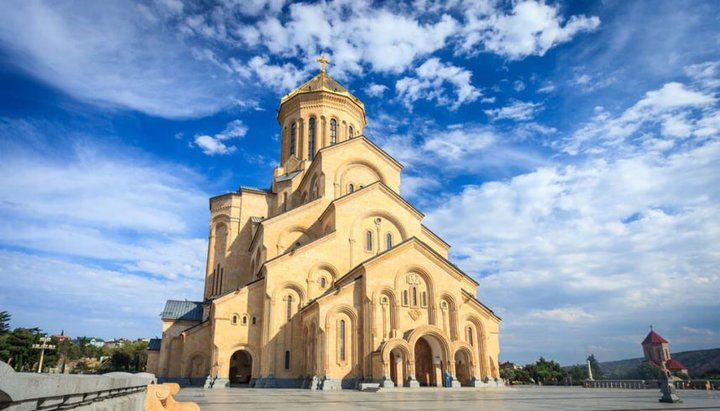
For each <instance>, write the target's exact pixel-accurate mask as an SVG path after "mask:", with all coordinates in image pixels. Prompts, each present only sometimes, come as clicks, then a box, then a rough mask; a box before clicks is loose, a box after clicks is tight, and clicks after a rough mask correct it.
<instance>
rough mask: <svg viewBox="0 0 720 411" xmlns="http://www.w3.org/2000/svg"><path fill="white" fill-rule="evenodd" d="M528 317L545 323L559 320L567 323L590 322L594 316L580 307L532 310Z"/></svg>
mask: <svg viewBox="0 0 720 411" xmlns="http://www.w3.org/2000/svg"><path fill="white" fill-rule="evenodd" d="M529 316H530V317H532V318H535V319H541V320H545V321H547V320H548V319H550V320H560V321H564V322H568V323H575V322H581V321H592V320H594V319H595V316H594V315H592V314H590V313H588V312H587V311H585V310H584V309H583V308H582V307H569V308H553V309H549V310H533V311H531V312H530V314H529Z"/></svg>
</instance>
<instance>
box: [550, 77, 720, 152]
mask: <svg viewBox="0 0 720 411" xmlns="http://www.w3.org/2000/svg"><path fill="white" fill-rule="evenodd" d="M596 112H597V114H596V115H595V117H594V118H593V119H592V120H591V121H589V122H587V123H586V124H584V125H583V126H582V127H580V128H579V129H578V130H577V131H576V132H575V133H574V134H573V135H572V136H571V137H570V138H569V139H566V140H564V141H562V142H561V144H560V146H559V147H560V148H561V149H562V150H563V151H565V152H566V153H569V154H578V153H580V152H589V151H591V152H597V151H605V150H608V149H609V148H610V147H617V146H619V145H624V144H625V143H626V142H627V141H626V139H628V138H634V139H635V140H636V141H640V142H645V147H646V148H647V147H648V145H647V142H648V140H649V139H650V140H651V142H652V143H654V144H652V145H653V146H654V147H656V148H658V149H669V148H672V147H674V146H675V144H676V142H675V140H676V139H677V138H678V137H685V138H688V137H692V136H695V137H702V138H705V137H707V136H709V135H713V134H717V133H718V131H719V130H720V128H718V127H717V124H716V117H717V116H718V115H720V110H718V108H717V99H716V98H715V97H714V96H713V95H710V94H706V93H704V92H702V91H696V90H693V89H692V88H691V87H688V86H687V85H685V84H682V83H678V82H670V83H666V84H664V85H663V86H662V87H661V88H660V89H657V90H653V91H649V92H647V93H646V94H645V96H644V97H643V98H642V99H641V100H639V101H638V102H637V103H635V104H634V105H632V106H631V107H630V108H628V109H627V110H625V111H624V112H623V113H622V114H620V115H618V116H613V115H612V114H611V113H609V112H607V111H606V110H605V109H604V108H602V107H598V108H596ZM656 125H660V126H661V129H660V132H659V133H657V134H655V133H652V131H653V130H652V127H653V126H656ZM641 130H647V131H648V132H650V133H652V134H651V135H647V134H643V133H638V132H639V131H641ZM667 137H670V138H671V139H667ZM624 149H625V150H630V149H633V146H632V145H625V147H624Z"/></svg>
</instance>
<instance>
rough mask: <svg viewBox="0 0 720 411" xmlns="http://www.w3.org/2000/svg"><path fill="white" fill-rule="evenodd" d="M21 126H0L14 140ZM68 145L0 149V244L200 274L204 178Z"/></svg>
mask: <svg viewBox="0 0 720 411" xmlns="http://www.w3.org/2000/svg"><path fill="white" fill-rule="evenodd" d="M22 130H23V129H22V128H18V127H12V126H11V127H10V128H7V129H5V131H3V133H4V132H9V133H12V134H11V135H12V136H13V138H15V139H16V140H17V139H18V138H20V136H18V134H17V133H18V132H22ZM0 138H2V139H3V140H5V141H7V140H6V139H8V138H10V136H9V135H5V134H3V135H0ZM70 144H72V145H73V146H72V148H71V149H70V152H69V154H68V155H67V156H66V155H64V154H63V156H62V160H60V159H58V158H57V152H56V153H53V154H45V153H42V152H38V151H36V150H27V149H23V148H20V149H12V148H11V147H8V146H6V147H5V148H6V150H3V152H2V154H0V174H2V175H3V176H4V178H2V179H0V192H2V194H0V217H1V218H2V220H3V221H4V222H5V223H4V224H2V226H1V228H0V243H2V245H4V246H6V247H11V248H14V249H15V248H18V247H19V248H21V249H23V250H32V251H33V252H37V253H40V254H47V253H49V254H53V255H62V256H67V257H69V258H78V257H81V258H87V259H90V260H94V261H96V262H98V263H99V264H111V265H114V266H117V267H120V266H122V267H125V268H126V269H127V270H128V271H131V272H143V273H146V274H149V275H153V276H158V277H164V278H177V277H185V278H196V279H197V278H201V277H202V275H203V272H204V266H205V264H204V258H205V252H204V247H205V242H206V241H205V239H204V238H203V237H198V236H196V233H197V230H198V229H200V232H202V227H203V224H202V223H201V222H199V221H197V218H196V217H197V216H198V215H203V214H204V205H205V204H206V200H207V194H206V193H204V192H203V191H201V190H200V189H198V188H197V186H196V184H197V183H199V182H200V181H202V178H201V177H200V176H199V175H197V174H196V173H194V172H193V171H191V170H188V169H186V168H183V167H182V166H178V165H176V164H168V163H164V162H162V161H160V162H158V161H156V160H154V159H150V158H147V159H144V158H142V157H139V156H138V155H137V153H133V152H132V151H129V150H123V149H122V148H118V147H104V146H102V145H93V144H92V143H87V142H83V141H76V142H71V143H70Z"/></svg>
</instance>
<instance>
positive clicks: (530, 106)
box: [485, 101, 542, 121]
mask: <svg viewBox="0 0 720 411" xmlns="http://www.w3.org/2000/svg"><path fill="white" fill-rule="evenodd" d="M540 110H542V104H540V103H533V102H526V101H513V102H512V103H511V104H510V105H509V106H505V107H501V108H494V109H489V110H485V114H487V116H488V117H490V119H492V120H493V121H495V120H515V121H528V120H532V119H533V118H534V117H535V114H537V112H538V111H540Z"/></svg>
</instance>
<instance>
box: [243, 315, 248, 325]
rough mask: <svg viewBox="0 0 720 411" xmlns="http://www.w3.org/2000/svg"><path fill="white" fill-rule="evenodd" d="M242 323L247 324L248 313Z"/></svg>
mask: <svg viewBox="0 0 720 411" xmlns="http://www.w3.org/2000/svg"><path fill="white" fill-rule="evenodd" d="M242 325H247V315H243V319H242Z"/></svg>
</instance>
